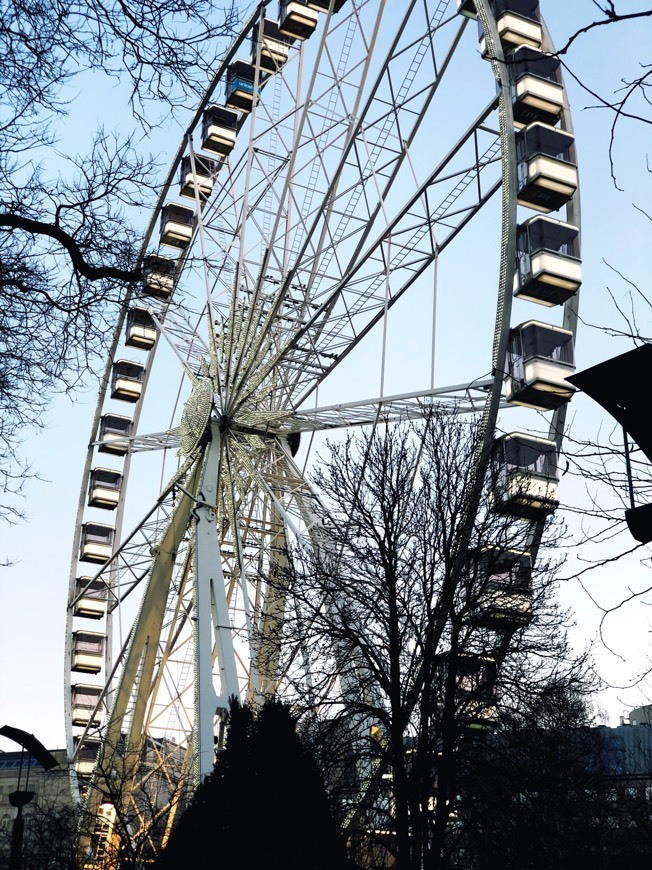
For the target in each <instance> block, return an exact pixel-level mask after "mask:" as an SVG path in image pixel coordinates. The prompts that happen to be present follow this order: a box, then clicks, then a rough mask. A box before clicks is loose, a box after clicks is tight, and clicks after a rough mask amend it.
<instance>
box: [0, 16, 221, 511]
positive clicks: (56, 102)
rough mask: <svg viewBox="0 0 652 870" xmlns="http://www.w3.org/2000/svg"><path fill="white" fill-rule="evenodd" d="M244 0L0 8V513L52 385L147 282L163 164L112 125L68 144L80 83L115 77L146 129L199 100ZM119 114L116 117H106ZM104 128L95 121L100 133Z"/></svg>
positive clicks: (81, 364)
mask: <svg viewBox="0 0 652 870" xmlns="http://www.w3.org/2000/svg"><path fill="white" fill-rule="evenodd" d="M237 20H238V16H237V6H236V3H235V2H232V0H225V4H223V5H222V4H219V3H216V2H214V0H160V2H159V0H157V2H153V0H127V2H117V0H108V2H103V0H63V2H60V3H41V2H37V0H10V2H8V3H6V4H4V5H3V9H2V13H1V14H0V56H1V57H2V60H1V61H0V98H1V101H2V109H1V110H0V355H1V358H2V363H1V364H0V421H1V422H0V493H2V492H4V493H5V498H0V505H1V506H0V518H2V519H5V520H9V521H15V520H16V519H18V518H19V517H20V515H21V508H20V502H16V501H12V500H11V498H10V497H8V495H7V494H9V493H12V492H14V493H15V492H17V491H20V489H21V485H22V483H23V481H24V479H25V477H26V475H27V474H28V473H29V469H28V468H27V466H26V464H25V463H24V461H23V460H22V459H21V456H20V453H19V450H18V448H19V444H20V442H21V439H22V438H23V437H24V435H25V432H26V431H27V430H28V429H29V427H31V426H34V425H37V424H38V423H39V421H40V420H41V415H42V412H43V410H44V409H45V408H46V407H47V405H48V402H49V399H50V397H51V395H52V393H53V392H54V391H56V390H71V389H73V388H74V387H75V386H76V385H77V384H78V382H79V381H80V379H82V378H83V377H84V375H85V373H86V372H87V371H88V369H89V368H92V367H93V365H94V361H95V360H96V358H97V356H98V354H101V353H102V350H103V347H104V342H105V336H106V335H107V332H110V330H108V329H107V327H108V324H110V323H111V321H112V319H113V318H114V316H115V310H116V305H118V304H119V303H120V302H121V300H122V299H123V298H124V295H125V293H126V292H128V290H129V288H130V287H131V286H132V285H133V284H134V283H135V282H137V281H138V280H139V278H140V272H139V263H138V252H139V247H140V244H139V242H140V237H141V232H142V227H141V226H139V223H138V221H139V220H140V215H139V211H138V210H139V207H141V206H143V205H149V206H151V204H152V201H153V191H154V190H155V188H156V183H157V178H156V173H155V171H154V170H155V168H156V167H155V162H154V160H153V159H152V158H151V157H146V156H142V155H141V154H140V153H139V149H138V148H137V147H136V142H135V139H134V135H135V134H133V133H132V134H128V135H126V136H124V135H123V136H120V135H118V134H114V133H110V132H108V131H107V130H105V129H103V128H100V129H99V130H98V131H97V133H96V134H95V137H94V139H93V141H92V144H91V146H90V147H89V148H88V150H87V151H84V152H83V153H81V154H79V155H74V154H61V153H59V152H58V151H57V149H56V141H57V138H58V136H59V134H60V131H61V130H62V128H63V124H65V122H66V119H67V117H68V115H69V113H70V112H71V111H74V98H75V96H76V95H75V93H74V91H73V89H72V88H73V86H74V87H83V88H86V89H88V88H93V87H94V84H95V82H97V81H102V78H103V77H106V76H109V77H111V78H112V79H115V84H116V91H115V92H116V94H117V95H118V97H117V99H118V101H119V100H120V99H121V98H122V100H123V102H124V104H125V105H124V106H123V107H122V109H121V111H120V116H121V118H122V121H121V123H123V124H124V117H125V112H127V113H128V112H129V109H131V113H132V117H134V118H135V119H136V122H137V124H139V126H140V128H141V129H142V128H145V129H147V128H148V127H150V126H151V125H152V124H156V123H157V122H158V121H159V119H160V118H161V116H162V113H165V112H169V111H170V110H171V109H175V108H183V107H184V106H185V105H187V104H192V105H196V103H197V101H198V99H199V95H200V94H201V93H203V90H204V87H205V85H206V81H207V78H208V77H209V76H210V75H211V71H212V69H213V67H214V65H215V63H216V60H217V58H218V56H219V53H220V51H221V50H222V49H223V40H224V37H225V36H229V35H230V34H231V32H232V30H233V27H234V26H235V25H236V24H237ZM105 120H106V122H107V123H108V124H111V123H116V122H115V121H114V119H112V118H110V117H107V118H106V119H105ZM91 132H92V131H91Z"/></svg>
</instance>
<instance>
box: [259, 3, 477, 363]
mask: <svg viewBox="0 0 652 870" xmlns="http://www.w3.org/2000/svg"><path fill="white" fill-rule="evenodd" d="M444 9H445V5H444V4H441V3H439V4H438V6H437V9H436V11H435V12H434V13H432V14H431V15H430V16H429V17H427V18H426V21H425V22H424V27H425V32H424V35H423V36H421V37H420V38H419V39H417V40H415V41H414V43H411V44H409V46H407V47H406V46H405V45H403V44H402V43H401V39H400V37H401V34H402V32H403V29H404V27H405V26H406V22H407V21H408V20H410V19H411V18H413V17H414V16H413V15H411V14H410V10H408V12H407V13H406V16H405V18H404V19H403V21H402V23H401V25H400V27H399V31H398V35H397V37H396V40H395V43H394V45H393V47H392V49H391V51H390V55H389V57H388V60H387V61H386V63H385V64H384V66H383V69H382V70H381V72H380V73H379V76H378V79H377V81H376V82H375V84H374V86H373V88H372V95H371V97H370V98H369V100H368V102H367V104H366V105H365V106H364V108H362V109H361V110H360V117H359V119H358V121H357V124H356V127H355V128H354V130H353V131H352V134H351V135H349V136H348V137H347V141H346V142H345V143H344V147H343V150H342V153H341V156H340V157H339V163H338V166H337V167H336V169H335V170H334V171H333V173H332V175H329V174H328V173H326V172H325V175H324V177H325V181H326V190H327V193H326V194H325V195H324V197H323V199H322V202H324V203H325V204H326V205H325V206H324V208H325V209H326V210H325V211H323V212H317V213H316V214H315V216H314V217H313V218H312V227H311V229H310V231H309V232H308V233H307V234H306V233H304V232H303V231H301V227H300V226H297V227H295V228H294V237H295V240H296V238H297V235H305V236H306V241H305V242H304V244H303V247H302V248H301V249H300V250H298V251H297V257H296V261H295V262H294V264H292V263H291V264H290V267H291V271H290V274H289V276H288V278H287V279H286V280H285V281H284V283H283V285H282V286H281V288H280V289H279V292H278V293H277V295H276V302H275V308H276V311H277V312H278V316H280V317H283V318H285V320H286V321H287V320H290V318H289V317H288V311H286V310H285V308H284V307H283V304H284V302H286V300H288V299H289V298H291V295H292V294H291V293H290V292H289V291H290V288H291V287H292V284H293V283H296V282H297V280H298V282H299V287H301V288H304V289H303V290H302V291H301V293H302V294H303V297H304V301H303V303H301V302H300V301H299V300H297V301H295V300H294V299H293V300H292V308H293V309H294V310H293V311H292V312H290V313H291V314H292V315H293V317H294V320H295V326H294V328H292V326H290V327H289V330H290V331H294V332H295V333H296V332H297V331H298V333H299V337H300V339H301V337H302V336H303V335H304V334H305V330H304V329H303V326H304V322H305V319H306V317H308V318H309V315H310V314H311V309H314V308H316V307H319V303H320V300H321V297H322V296H323V291H322V292H321V295H320V290H319V287H320V285H321V284H322V283H323V282H324V281H326V285H327V287H330V286H332V281H333V278H334V277H336V276H338V277H339V276H343V275H345V274H346V273H347V271H348V270H350V269H351V268H352V266H353V265H354V264H355V262H356V258H357V257H358V254H354V255H353V259H352V260H351V261H350V263H349V265H348V266H346V265H345V264H344V263H342V264H340V265H339V266H337V263H336V268H335V269H331V268H330V264H331V261H332V259H333V257H336V256H338V255H337V253H336V252H337V250H338V247H339V246H340V245H341V243H342V241H343V240H345V241H346V242H347V245H348V246H349V247H350V246H351V245H355V247H356V248H357V251H358V252H360V251H361V250H362V248H363V246H364V242H365V239H366V238H367V236H368V234H369V233H370V232H371V228H372V227H374V226H375V224H376V218H377V217H378V213H379V211H380V209H381V204H382V202H383V201H384V199H385V198H386V197H387V196H388V195H389V194H390V192H391V190H392V187H393V185H394V184H395V182H396V180H397V178H399V169H400V167H401V166H402V164H403V162H404V160H405V158H406V156H407V151H408V148H409V143H410V142H411V141H412V140H413V138H414V135H415V133H416V131H417V130H418V128H419V125H420V123H421V119H422V118H423V115H424V107H427V105H428V103H429V102H430V100H431V99H432V97H433V95H434V93H435V92H436V90H437V88H438V86H439V82H440V81H441V77H443V75H444V73H445V72H446V69H447V67H448V64H449V62H450V59H451V57H452V55H453V53H454V51H455V49H456V47H457V43H458V41H459V39H460V37H461V34H462V32H463V30H464V27H465V22H464V23H463V24H462V25H461V27H460V28H459V29H458V31H457V33H456V35H455V37H454V39H453V40H452V44H451V45H450V46H449V48H448V50H447V53H445V55H444V57H443V60H442V61H441V63H439V64H438V63H437V61H436V59H435V58H434V57H433V58H431V60H432V63H433V72H432V75H431V76H430V79H429V83H428V85H427V87H426V88H423V89H421V91H418V92H417V93H416V94H413V93H411V90H412V86H413V84H414V81H415V77H416V74H417V72H418V71H419V68H420V67H421V66H422V64H423V61H424V58H425V57H426V56H427V55H428V51H427V49H428V46H429V45H430V42H431V39H432V36H433V31H434V30H436V29H437V28H438V27H439V26H440V24H441V20H442V18H443V12H444ZM406 53H409V56H410V57H411V62H410V64H409V68H408V72H407V74H406V73H405V71H404V70H401V74H400V81H396V82H394V80H393V75H394V78H398V76H399V73H398V72H396V73H394V74H393V64H394V63H396V64H399V63H402V64H403V63H404V62H405V57H404V55H405V54H406ZM388 91H389V92H390V93H391V94H392V99H391V100H389V99H388V97H387V92H388ZM415 100H418V103H415ZM388 105H389V106H390V108H389V109H388ZM390 142H391V143H393V145H392V146H390V147H388V143H390ZM331 147H332V143H331ZM361 151H362V152H363V153H361ZM388 153H389V154H390V157H388V156H387V155H388ZM347 163H350V164H352V165H354V166H355V167H357V172H356V174H355V175H354V177H353V179H350V175H351V169H350V167H347V172H346V173H344V167H346V166H347ZM319 165H320V164H319V159H317V160H313V161H312V173H313V175H314V173H315V167H318V166H319ZM344 178H346V181H347V183H346V184H344V181H343V179H344ZM315 184H316V182H315V179H314V178H312V177H311V184H310V185H309V190H308V191H307V193H306V195H307V196H310V197H312V195H313V194H314V187H315ZM338 185H340V186H342V187H343V191H342V192H341V193H340V194H338ZM370 185H371V186H372V187H374V186H375V187H376V193H375V194H374V192H373V191H370ZM381 188H382V189H381ZM363 193H364V196H363ZM368 200H370V202H369V203H368V202H367V201H368ZM294 213H297V214H298V215H299V218H300V220H301V221H302V222H304V223H305V218H304V216H303V215H304V214H305V211H301V210H296V209H295V211H294ZM350 224H353V227H354V228H353V232H351V231H350V230H349V229H348V228H349V225H350ZM320 227H321V229H320ZM313 238H317V241H315V242H314V243H313V246H312V250H311V251H309V250H308V247H307V245H308V241H309V240H310V239H313ZM263 273H264V270H263V271H261V274H263ZM327 292H328V291H327ZM300 295H301V294H300ZM285 331H286V335H287V332H288V329H286V330H285ZM290 338H291V336H290ZM308 344H310V342H308ZM314 357H315V359H314V360H313V361H312V364H313V368H315V369H317V370H319V369H320V368H321V366H320V365H319V366H318V367H317V366H316V365H315V362H317V363H319V357H318V354H316V353H315V354H314Z"/></svg>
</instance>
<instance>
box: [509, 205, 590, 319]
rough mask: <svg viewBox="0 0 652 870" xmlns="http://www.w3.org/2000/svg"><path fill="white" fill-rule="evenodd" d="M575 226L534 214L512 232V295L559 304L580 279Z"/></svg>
mask: <svg viewBox="0 0 652 870" xmlns="http://www.w3.org/2000/svg"><path fill="white" fill-rule="evenodd" d="M579 249H580V236H579V230H578V228H577V227H575V226H573V225H572V224H567V223H564V222H563V221H558V220H555V219H554V218H550V217H544V216H543V215H535V216H534V217H532V218H530V219H529V220H527V221H525V222H524V223H522V224H521V225H520V226H519V228H518V231H517V234H516V257H517V269H516V273H515V275H514V296H517V297H518V298H519V299H525V300H527V301H528V302H538V303H539V304H540V305H563V304H564V302H567V301H568V300H569V299H570V298H571V297H572V296H574V295H575V293H577V290H578V288H579V287H580V285H581V283H582V263H581V260H580V250H579Z"/></svg>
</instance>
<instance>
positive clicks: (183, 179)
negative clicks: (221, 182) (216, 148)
mask: <svg viewBox="0 0 652 870" xmlns="http://www.w3.org/2000/svg"><path fill="white" fill-rule="evenodd" d="M219 168H220V164H219V163H218V162H217V160H211V158H210V157H200V156H199V155H197V156H196V157H195V171H194V172H193V171H192V160H191V158H190V155H188V156H187V157H184V158H183V160H182V161H181V168H180V176H179V185H180V193H181V196H187V197H190V198H191V199H195V196H196V195H197V196H199V199H200V200H201V201H202V202H205V201H206V200H207V199H208V197H209V196H210V195H211V193H212V192H213V179H214V178H215V176H216V175H217V172H218V170H219Z"/></svg>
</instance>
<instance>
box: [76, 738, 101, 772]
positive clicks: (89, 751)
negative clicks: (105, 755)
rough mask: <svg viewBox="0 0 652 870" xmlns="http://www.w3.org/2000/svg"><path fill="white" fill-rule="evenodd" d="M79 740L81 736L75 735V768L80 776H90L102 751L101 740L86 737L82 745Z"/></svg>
mask: <svg viewBox="0 0 652 870" xmlns="http://www.w3.org/2000/svg"><path fill="white" fill-rule="evenodd" d="M79 741H80V738H79V737H75V761H74V766H75V770H76V771H77V773H78V774H79V775H80V776H90V775H91V774H92V773H93V769H94V767H95V762H96V760H97V754H98V752H99V751H100V741H99V740H88V739H87V738H86V739H84V742H83V743H82V744H81V745H80V743H79Z"/></svg>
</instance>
